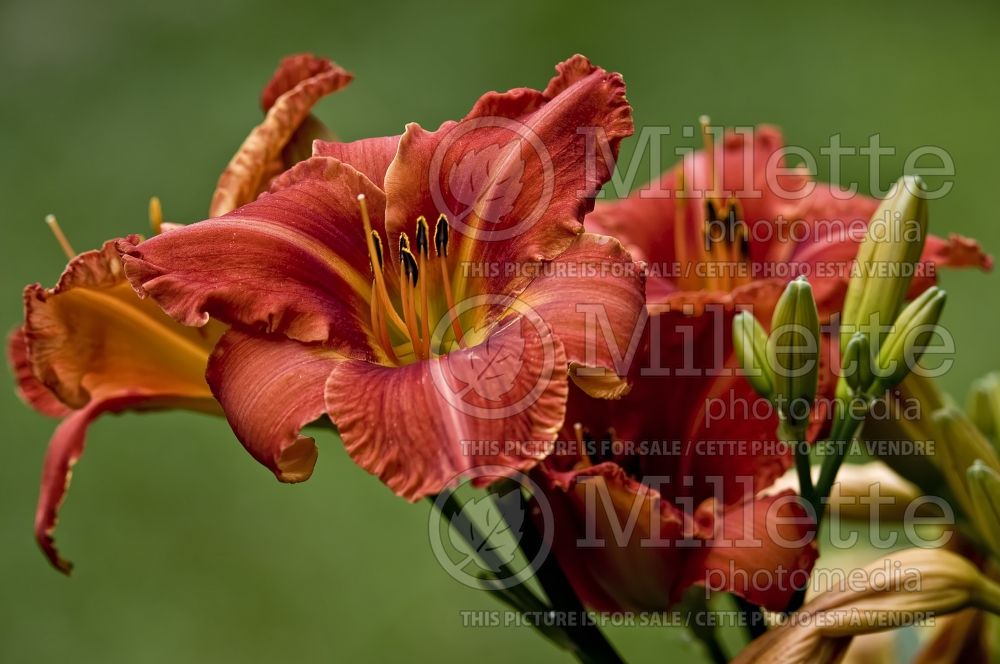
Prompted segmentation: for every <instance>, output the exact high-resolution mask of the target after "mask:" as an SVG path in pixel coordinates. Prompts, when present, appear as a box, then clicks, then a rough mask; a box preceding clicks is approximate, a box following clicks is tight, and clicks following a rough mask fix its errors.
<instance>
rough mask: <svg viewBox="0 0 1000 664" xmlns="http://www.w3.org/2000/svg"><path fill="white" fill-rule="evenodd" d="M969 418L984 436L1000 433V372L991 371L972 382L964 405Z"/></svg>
mask: <svg viewBox="0 0 1000 664" xmlns="http://www.w3.org/2000/svg"><path fill="white" fill-rule="evenodd" d="M965 412H966V413H968V414H969V419H971V420H972V421H973V423H974V424H975V425H976V426H977V427H979V430H980V431H982V432H983V435H986V436H994V437H995V436H997V435H998V434H1000V372H993V373H991V374H987V375H985V376H983V377H982V378H980V379H979V380H977V381H975V382H974V383H972V387H971V388H969V396H968V400H967V402H966V405H965Z"/></svg>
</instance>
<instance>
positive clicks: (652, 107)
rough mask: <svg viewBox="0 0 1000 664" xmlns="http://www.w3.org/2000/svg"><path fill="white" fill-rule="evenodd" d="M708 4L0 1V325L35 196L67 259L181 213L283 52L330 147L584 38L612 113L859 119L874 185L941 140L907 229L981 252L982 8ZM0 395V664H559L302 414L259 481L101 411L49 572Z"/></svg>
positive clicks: (975, 286)
mask: <svg viewBox="0 0 1000 664" xmlns="http://www.w3.org/2000/svg"><path fill="white" fill-rule="evenodd" d="M960 5H961V6H960ZM705 6H706V5H705V3H696V2H690V3H684V4H679V3H665V2H662V1H650V2H646V3H623V2H614V3H611V2H606V3H590V2H581V1H576V2H562V3H555V2H551V3H549V2H537V1H535V2H520V1H518V2H512V1H506V2H498V3H493V4H490V5H483V6H481V7H478V8H471V7H464V6H462V5H461V4H459V3H455V2H447V1H443V0H425V1H424V2H421V3H414V4H413V5H404V4H403V3H400V2H386V1H384V0H367V1H366V2H362V3H333V2H319V1H315V2H282V3H265V2H248V3H241V2H237V1H236V0H221V1H217V2H210V3H208V2H203V1H198V2H195V1H193V0H175V1H173V2H169V3H137V2H126V1H124V0H123V1H120V2H93V3H81V2H76V1H73V0H13V1H12V0H4V1H3V2H2V3H0V72H2V81H3V85H0V127H2V129H0V132H2V143H0V145H2V153H0V154H2V156H0V182H2V188H3V208H2V209H3V212H2V217H3V218H2V224H0V233H2V236H0V237H2V242H0V251H2V265H3V273H2V278H3V283H2V291H0V292H2V293H4V295H3V297H2V298H0V326H2V327H3V328H4V329H5V330H6V329H9V328H11V327H13V326H14V325H15V324H16V323H17V321H18V320H19V319H20V316H21V299H20V293H21V289H22V287H23V286H24V285H25V284H26V283H29V282H34V281H40V282H42V283H43V284H46V285H51V284H52V283H53V282H54V280H55V279H56V277H57V276H58V274H59V272H60V270H61V269H62V267H63V264H64V259H63V257H62V254H61V252H60V250H59V248H58V246H57V245H56V243H55V242H54V241H53V240H52V238H51V237H50V235H49V233H48V231H47V230H46V228H45V225H44V224H43V223H42V219H43V216H44V215H45V214H46V213H49V212H53V213H56V214H57V215H58V217H59V219H60V221H61V223H62V225H63V228H64V229H65V230H66V232H67V234H68V235H69V237H70V239H71V240H72V242H73V244H74V245H75V246H76V247H77V248H78V249H87V248H93V247H96V246H98V245H99V243H100V242H101V241H103V240H104V239H106V238H109V237H112V236H119V235H122V234H125V233H128V232H136V231H138V232H144V231H145V230H146V228H147V226H146V224H147V222H146V212H145V211H146V203H147V200H148V198H149V196H150V195H153V194H156V195H158V196H160V197H161V198H162V200H163V204H164V208H165V212H166V215H167V217H168V218H170V219H172V220H178V221H191V220H196V219H200V218H202V216H203V215H204V213H205V211H206V209H207V206H208V201H209V197H210V195H211V192H212V190H213V188H214V185H215V180H216V177H217V176H218V173H219V171H220V170H221V168H222V167H223V166H224V165H225V163H226V162H227V161H228V159H229V157H230V155H231V154H232V153H233V151H234V150H235V149H236V147H237V146H238V145H239V143H240V142H241V140H242V139H243V137H244V136H245V134H246V133H247V131H248V130H249V129H250V128H251V127H252V126H253V125H254V124H255V123H257V122H258V121H259V119H260V117H261V116H260V110H259V108H258V106H257V98H258V94H259V92H260V89H261V87H262V86H263V84H264V83H265V82H266V81H267V80H268V78H269V76H270V74H271V72H272V71H273V70H274V67H275V65H276V64H277V62H278V60H279V59H280V58H281V57H282V56H283V55H286V54H289V53H293V52H298V51H313V52H315V53H318V54H322V55H326V56H329V57H332V58H333V59H335V60H336V61H338V62H339V63H340V64H342V65H344V66H345V67H347V68H348V69H350V70H351V71H353V72H354V73H355V74H356V76H357V79H356V81H355V82H354V83H353V84H352V85H351V86H350V87H349V88H348V89H347V90H346V91H344V92H342V93H339V94H336V95H334V96H332V97H329V98H327V99H326V100H324V101H323V102H322V103H321V104H320V105H319V106H318V108H317V109H316V112H317V114H318V115H319V116H320V117H321V118H322V119H323V120H324V121H326V123H327V124H328V125H329V126H331V127H332V128H333V129H334V130H335V131H336V132H337V133H338V134H339V135H340V136H341V137H342V138H344V139H354V138H359V137H363V136H368V135H383V134H387V133H394V132H398V131H399V130H400V129H401V128H402V126H403V124H404V123H406V122H408V121H418V122H420V123H421V124H424V125H425V126H436V125H437V124H438V123H439V122H440V121H442V120H444V119H447V118H453V117H458V116H460V115H462V114H463V113H464V112H465V111H466V110H467V109H468V108H469V107H470V106H471V104H472V103H473V102H474V101H475V100H476V98H477V97H478V96H479V95H480V94H481V93H482V92H483V91H485V90H489V89H506V88H509V87H513V86H519V85H531V86H542V85H544V83H545V82H546V81H547V80H548V78H549V76H550V75H551V72H552V66H553V65H554V64H555V63H556V62H558V61H559V60H561V59H563V58H565V57H567V56H569V55H571V54H572V53H575V52H582V53H585V54H587V55H589V56H590V57H591V58H592V59H593V60H594V61H595V62H597V63H599V64H600V65H602V66H604V67H607V68H609V69H613V70H617V71H620V72H622V73H623V74H624V76H625V80H626V82H627V83H628V86H629V98H630V100H631V101H632V103H633V104H634V105H635V107H636V119H637V123H638V124H639V125H643V124H670V125H673V126H675V127H676V126H677V125H679V124H686V123H691V122H694V121H695V119H696V118H697V116H698V115H699V114H700V113H709V114H711V116H712V118H713V120H714V121H715V122H721V123H727V124H748V123H756V122H762V121H766V122H772V123H776V124H779V125H781V126H782V127H783V129H784V131H785V135H786V139H787V140H788V141H789V142H791V143H795V144H798V145H802V146H805V147H807V148H810V149H812V150H816V149H817V148H819V147H820V146H822V145H826V144H827V142H828V140H829V136H830V135H831V134H836V133H840V134H841V135H842V137H843V143H844V144H845V145H855V146H857V145H863V144H865V143H866V142H867V140H868V136H869V135H871V134H873V133H876V132H878V133H881V136H882V144H883V145H890V146H895V147H896V148H897V150H898V154H897V156H896V157H894V158H886V159H885V160H884V162H883V169H882V171H881V181H882V183H883V184H886V183H888V182H891V181H892V180H894V179H895V178H896V176H897V175H898V174H899V171H900V169H901V166H902V161H903V155H905V154H906V153H907V152H908V151H910V150H911V149H913V148H914V147H917V146H919V145H924V144H933V145H938V146H941V147H943V148H945V149H946V150H947V151H948V152H950V154H951V155H952V156H953V158H954V160H955V164H956V168H957V182H956V185H955V187H954V190H953V191H952V193H951V194H950V195H949V196H947V197H946V198H945V199H943V200H940V201H936V202H935V203H934V204H933V207H932V210H931V219H932V228H933V230H935V231H936V232H938V233H945V232H947V231H956V232H962V233H965V234H968V235H973V236H975V237H977V238H979V239H980V240H981V241H982V242H983V244H984V245H985V246H986V247H987V248H988V249H991V250H993V251H997V250H1000V225H998V224H997V212H996V210H997V208H996V204H995V195H996V188H997V185H996V177H997V168H996V165H995V164H996V157H995V154H996V150H997V148H998V146H1000V140H998V139H1000V136H998V112H1000V89H998V88H997V86H996V85H995V84H994V83H991V82H990V80H992V79H991V77H992V76H993V74H994V73H995V71H996V68H997V66H1000V57H998V56H1000V47H998V42H997V41H996V34H997V30H998V28H1000V6H998V5H997V4H996V3H993V2H987V1H983V2H979V3H976V2H968V3H951V4H948V5H946V4H943V3H938V2H923V1H915V0H908V1H907V2H887V3H872V2H861V1H856V0H855V1H850V2H836V3H833V2H830V3H822V4H816V5H815V6H811V5H810V3H802V2H789V3H766V4H765V3H747V2H715V3H711V6H712V9H711V10H707V9H704V7H705ZM673 144H675V143H674V141H673V139H672V140H671V141H670V145H673ZM632 146H633V143H632V142H629V143H627V144H626V146H625V152H626V154H627V153H628V152H629V151H631V149H632ZM866 169H867V162H865V161H863V160H861V159H848V160H847V161H846V162H845V171H844V175H845V176H846V177H847V178H848V179H852V180H853V179H857V180H861V181H862V182H865V181H866V179H865V173H866ZM825 175H826V173H825V172H823V173H821V176H825ZM866 188H867V187H866V186H865V185H862V190H863V191H864V190H865V189H866ZM998 279H1000V277H998V276H997V275H996V274H993V275H989V276H984V275H982V274H979V273H963V274H948V275H946V276H945V277H944V279H943V281H944V284H945V285H946V286H948V287H949V288H950V293H949V295H950V301H949V305H948V308H947V310H946V322H947V324H948V325H949V326H951V328H952V330H953V331H954V334H955V337H956V340H957V344H958V348H959V351H960V354H959V357H958V360H957V362H956V364H955V368H954V370H953V371H952V372H951V373H950V374H949V375H948V376H947V377H946V378H945V380H944V383H945V385H946V387H948V388H949V389H951V390H952V391H954V392H956V393H961V392H962V391H964V387H965V386H966V385H967V384H968V382H969V381H970V380H971V379H973V378H974V377H976V376H977V375H979V374H981V373H984V372H985V371H987V370H990V369H995V368H998V367H1000V347H998V344H997V343H996V339H997V334H996V331H995V330H994V328H993V326H994V325H997V324H998V322H1000V307H998V305H1000V297H998V291H1000V281H998ZM0 413H2V415H3V423H4V432H5V433H4V435H3V438H4V443H3V444H4V452H3V462H0V537H2V540H0V541H2V547H0V661H3V662H48V661H82V662H98V661H100V662H105V663H112V662H176V661H195V662H220V661H223V662H228V661H240V662H265V661H275V660H279V661H280V660H285V659H295V660H300V661H306V662H313V661H315V662H320V661H341V660H348V661H350V660H355V659H357V660H362V661H369V660H374V661H377V660H397V659H402V658H407V659H416V660H418V661H420V660H424V659H431V658H433V659H435V660H437V661H445V662H462V661H468V660H470V659H474V660H475V661H477V662H480V663H481V664H486V663H488V662H506V661H510V659H511V658H512V657H517V658H522V659H527V661H539V660H549V661H567V658H566V657H565V656H564V655H561V654H560V653H559V652H558V651H556V650H555V649H553V648H552V647H550V646H549V645H547V644H546V643H545V642H543V641H542V640H541V639H540V638H538V637H536V636H535V635H534V634H533V633H531V632H530V631H529V630H527V629H524V628H522V629H502V628H483V629H469V628H462V627H461V615H460V611H463V610H469V609H478V608H496V605H495V604H494V603H493V602H492V600H490V599H489V598H487V597H485V596H484V595H483V594H481V593H478V592H475V591H472V590H469V589H466V588H464V587H462V586H460V585H459V584H457V583H456V582H454V581H452V580H451V579H450V578H449V577H448V576H447V575H446V574H445V573H444V572H443V571H442V570H441V569H440V568H439V567H438V566H437V565H436V563H435V561H434V558H433V556H432V554H431V551H430V547H429V545H428V542H427V534H426V533H427V520H426V519H427V513H428V508H427V506H426V505H424V504H420V505H416V506H412V505H408V504H406V503H404V502H402V501H400V500H398V499H396V498H395V497H393V496H392V495H391V494H390V493H389V491H388V490H386V489H385V488H383V487H382V485H381V484H379V483H378V482H377V481H376V480H375V479H373V478H371V477H369V476H368V475H366V474H365V473H363V472H362V471H360V470H359V469H357V468H356V467H354V466H353V465H352V463H351V462H350V460H349V459H348V458H347V457H346V455H345V454H344V452H343V450H342V449H341V448H340V447H339V445H338V443H337V441H336V440H335V438H334V436H332V435H331V434H329V433H327V432H320V433H319V442H320V445H321V460H320V462H319V464H318V465H317V469H316V473H315V475H314V476H313V479H312V480H311V481H309V482H307V483H305V484H302V485H297V486H283V485H280V484H278V483H277V482H275V481H274V479H273V478H272V477H271V475H270V474H269V473H268V472H267V471H266V470H265V469H264V468H262V467H261V466H259V465H258V464H257V463H256V462H255V461H253V460H252V459H251V458H250V456H249V455H247V454H246V453H245V452H244V451H243V449H242V448H241V447H240V445H239V443H238V442H237V441H236V440H235V439H234V438H233V436H232V434H231V433H230V432H229V429H228V428H227V426H226V425H225V423H224V422H222V421H219V420H215V419H211V418H207V417H200V416H196V415H187V414H156V415H125V416H122V417H117V418H105V419H103V420H101V421H100V422H99V423H98V424H97V425H96V426H95V427H94V428H93V430H92V433H91V437H90V441H89V442H90V444H89V448H88V451H87V454H86V456H85V457H84V459H83V460H82V462H81V463H80V464H79V465H78V467H77V472H76V476H75V478H74V482H73V487H72V491H71V492H70V495H69V499H68V501H67V503H66V506H65V509H64V511H63V519H62V524H61V526H60V529H59V542H60V544H61V546H62V549H63V551H64V552H65V553H66V554H67V555H68V556H69V557H70V558H71V559H72V560H74V561H75V562H76V563H77V569H76V571H75V573H74V575H73V577H72V578H69V579H67V578H64V577H62V576H60V575H59V574H57V573H56V572H54V571H52V570H51V569H49V567H48V566H47V564H46V563H45V561H44V560H43V558H42V556H41V554H40V553H39V552H38V550H37V548H36V546H35V544H34V542H33V540H32V534H31V533H32V517H33V512H34V505H35V498H36V492H37V483H38V477H39V473H40V468H41V460H42V455H43V452H44V449H45V444H46V441H47V439H48V436H49V433H50V431H51V430H52V428H53V426H54V425H53V423H52V422H50V421H47V420H45V419H43V418H41V417H39V416H37V415H35V414H34V413H32V412H30V411H29V410H28V409H27V408H24V407H23V406H22V405H21V404H20V403H19V402H18V401H17V399H16V398H15V396H14V394H13V391H12V389H10V388H9V387H8V389H6V390H4V391H3V397H2V401H0ZM387 416H391V414H387ZM612 638H613V639H614V640H615V641H616V643H617V644H618V645H619V646H620V648H621V649H622V651H623V652H624V654H625V655H626V656H627V657H628V658H630V659H632V660H634V661H640V662H654V661H661V660H662V659H663V657H665V656H667V655H668V654H674V655H675V656H676V655H680V656H683V657H685V658H692V659H694V658H696V657H698V656H699V653H700V651H699V649H698V647H697V646H696V645H695V644H693V643H692V642H690V641H689V640H688V639H687V638H686V637H685V636H684V635H682V634H679V633H678V632H676V631H670V630H666V629H653V628H647V629H632V630H625V629H618V630H613V631H612Z"/></svg>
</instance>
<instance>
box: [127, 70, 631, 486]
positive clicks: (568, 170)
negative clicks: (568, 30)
mask: <svg viewBox="0 0 1000 664" xmlns="http://www.w3.org/2000/svg"><path fill="white" fill-rule="evenodd" d="M557 72H558V73H557V75H556V76H555V77H554V78H553V79H552V80H551V82H550V83H549V85H548V86H547V87H546V88H545V90H543V91H537V90H532V89H528V88H520V89H515V90H511V91H509V92H506V93H496V92H493V93H488V94H486V95H484V96H483V97H482V98H481V99H480V100H479V101H478V102H477V103H476V105H475V106H474V107H473V109H472V110H471V111H470V112H469V114H468V115H466V116H465V118H464V119H463V120H461V121H459V122H446V123H445V124H443V125H442V126H441V127H440V128H439V129H438V130H436V131H433V132H431V131H426V130H424V129H422V128H421V127H419V126H418V125H416V124H411V125H408V126H407V128H406V131H405V132H404V134H403V135H402V136H400V137H385V138H379V139H366V140H361V141H356V142H354V143H318V144H317V146H316V155H317V156H314V157H312V158H311V159H309V160H307V161H305V162H302V163H300V164H299V165H297V166H295V167H294V168H292V169H291V170H290V171H288V172H286V173H284V174H282V175H281V176H279V177H278V178H276V179H275V180H274V181H273V182H272V184H271V188H270V192H269V193H267V194H265V195H262V196H261V197H260V198H259V199H257V200H256V201H255V202H253V203H250V204H248V205H246V206H244V207H242V208H240V209H238V210H236V211H234V212H232V213H230V214H227V215H225V216H223V217H221V218H217V219H210V220H207V221H204V222H200V223H198V224H193V225H191V226H189V227H187V228H184V229H181V230H178V231H175V232H171V233H169V234H166V235H163V236H161V237H157V238H154V239H152V240H150V241H148V242H145V243H142V244H139V245H135V244H133V243H130V242H123V243H121V244H120V249H121V251H122V252H123V257H124V258H123V260H124V263H125V270H126V273H127V275H128V277H129V279H130V281H131V282H132V284H133V286H134V287H135V289H136V291H137V292H138V293H139V294H140V295H141V296H144V297H145V296H151V297H152V298H153V299H155V300H156V301H157V302H158V303H159V304H160V305H161V306H162V307H163V308H164V310H165V311H167V312H168V313H169V314H171V315H172V316H173V317H175V318H176V319H177V320H179V321H180V322H182V323H184V324H187V325H194V326H199V325H204V324H206V323H207V322H208V321H209V319H210V318H212V319H217V320H220V321H223V322H225V323H227V324H230V325H232V326H233V327H232V329H231V330H230V331H229V332H227V333H226V335H225V336H224V337H223V338H222V340H221V341H220V343H219V345H218V346H217V348H216V350H215V352H214V354H213V356H212V359H211V361H210V363H209V369H208V381H209V384H210V385H211V386H212V390H213V393H214V394H215V396H216V397H217V398H218V399H219V401H220V403H221V404H222V406H223V408H224V409H225V411H226V415H227V417H228V418H229V421H230V424H231V425H232V426H233V429H234V431H235V432H236V434H237V436H238V437H239V439H240V440H241V441H242V442H243V444H244V445H245V446H246V448H247V449H248V450H249V451H250V453H251V454H253V456H254V457H255V458H257V460H259V461H260V462H261V463H262V464H264V465H265V466H267V467H268V468H269V469H271V470H272V471H273V472H274V474H275V475H276V476H277V477H278V479H280V480H282V481H286V482H295V481H301V480H304V479H306V478H308V477H309V476H310V474H311V473H312V470H313V466H314V463H315V461H316V454H317V453H316V449H315V445H314V444H313V441H312V440H310V439H305V438H302V437H301V436H300V435H299V431H300V429H301V428H302V427H303V426H304V425H305V424H307V423H309V422H312V421H314V420H316V419H317V418H320V417H322V416H323V415H324V414H328V415H329V416H330V418H331V419H332V420H333V422H334V423H335V424H336V426H337V427H338V429H339V433H340V436H341V438H342V440H343V442H344V444H345V446H346V448H347V450H348V452H349V453H350V455H351V456H352V457H353V459H354V460H355V461H356V462H357V463H358V464H359V465H360V466H362V467H363V468H365V469H366V470H368V471H369V472H371V473H373V474H376V475H378V476H379V477H380V478H381V479H382V481H383V482H385V483H386V484H387V485H388V486H389V487H390V488H391V489H392V490H393V491H395V492H396V493H397V494H399V495H401V496H403V497H405V498H407V499H410V500H416V499H417V498H420V497H421V496H426V495H429V494H433V493H436V492H438V491H440V490H441V489H442V488H443V487H444V486H445V485H446V484H447V483H448V482H449V481H450V480H452V479H453V478H454V477H456V475H458V474H460V473H462V472H464V471H467V470H469V469H470V468H472V467H474V466H477V465H482V464H502V465H504V466H508V467H510V468H522V469H523V468H527V467H530V466H532V465H534V464H535V463H537V461H538V460H539V459H540V458H542V457H544V456H545V455H546V454H547V453H548V452H549V448H550V447H551V443H552V441H553V440H554V439H555V437H556V435H557V433H558V431H559V429H560V427H561V426H562V424H563V417H564V414H565V400H566V391H567V384H568V380H569V377H570V374H571V373H573V374H574V378H575V379H576V380H577V381H578V382H579V384H580V385H581V386H583V387H584V389H587V390H589V391H590V393H591V394H595V395H606V394H611V393H615V394H619V393H621V392H622V391H623V388H622V385H623V384H624V383H625V381H626V379H625V377H624V376H617V375H614V374H613V370H614V363H613V362H612V361H611V359H610V357H609V355H608V352H607V349H606V348H605V349H603V352H601V349H599V350H598V352H597V353H596V359H595V357H594V354H593V353H590V354H588V352H587V348H585V346H586V345H587V342H588V338H587V334H586V332H587V325H586V322H587V315H588V314H587V313H586V312H581V311H578V309H577V304H579V303H582V302H590V303H593V302H596V303H600V304H603V305H604V306H605V307H606V311H607V313H608V318H609V320H610V321H611V322H612V328H613V332H614V334H615V335H617V337H618V338H619V340H621V339H626V338H628V336H629V335H630V334H631V331H632V329H633V327H634V326H635V322H636V319H637V318H638V317H639V315H640V312H641V310H642V307H643V291H642V276H641V274H640V273H639V271H638V270H636V269H634V264H633V263H632V260H631V257H630V256H629V254H628V253H627V252H626V251H625V250H624V249H623V248H622V247H621V245H620V244H619V243H618V242H617V241H615V240H612V239H610V238H606V237H602V236H597V235H593V234H589V233H583V232H582V230H583V228H582V220H583V216H584V214H585V213H587V212H588V211H589V210H590V209H591V207H592V204H593V197H594V196H595V194H596V192H597V191H598V189H599V188H600V186H601V185H602V184H603V183H604V182H605V181H606V180H607V178H608V177H609V167H610V164H607V163H600V164H597V165H596V167H594V165H590V164H587V163H585V160H584V155H586V154H587V147H588V146H587V145H586V143H585V140H586V138H587V137H586V136H585V135H584V134H583V133H582V132H578V131H577V129H578V128H582V127H587V128H593V127H599V128H601V129H602V130H603V131H604V135H605V136H606V137H607V141H608V147H609V148H610V150H611V153H612V154H615V153H616V151H617V148H618V143H619V142H620V141H621V139H622V138H623V137H625V136H627V135H629V134H630V133H631V132H632V128H633V127H632V116H631V108H630V106H629V105H628V103H627V101H626V100H625V96H624V92H625V88H624V84H623V82H622V80H621V77H620V76H618V75H617V74H609V73H607V72H605V71H604V70H602V69H599V68H597V67H594V66H593V65H591V64H590V62H589V61H587V60H586V58H583V57H582V56H576V57H574V58H571V59H570V60H568V61H566V62H564V63H562V64H560V65H559V66H558V67H557ZM584 365H590V366H592V367H593V366H598V367H603V368H605V369H608V370H609V371H605V372H603V373H602V375H600V376H582V375H580V376H577V375H576V372H575V369H578V368H580V367H582V366H584Z"/></svg>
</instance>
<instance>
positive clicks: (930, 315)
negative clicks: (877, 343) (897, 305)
mask: <svg viewBox="0 0 1000 664" xmlns="http://www.w3.org/2000/svg"><path fill="white" fill-rule="evenodd" d="M946 299H947V297H946V294H945V292H944V291H943V290H941V289H940V288H938V287H937V286H931V287H930V288H928V289H927V290H925V291H924V292H923V293H921V294H920V297H918V298H917V299H915V300H914V301H913V302H910V303H909V304H908V305H906V308H905V309H903V311H902V312H901V313H900V314H899V317H898V318H897V319H896V322H895V324H894V325H893V326H892V329H891V331H890V332H889V335H888V336H887V337H886V338H885V342H884V343H883V345H882V347H881V348H880V349H879V354H878V380H879V387H880V389H889V388H890V387H895V386H896V385H898V384H899V381H901V380H903V379H904V378H906V376H907V374H909V373H910V371H911V370H912V369H913V366H912V365H914V364H916V362H917V360H919V359H920V356H921V355H923V352H924V349H925V348H926V347H927V344H928V342H929V341H930V339H931V337H932V336H933V335H934V333H935V332H936V331H937V322H938V320H939V319H940V318H941V310H942V309H944V303H945V300H946Z"/></svg>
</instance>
